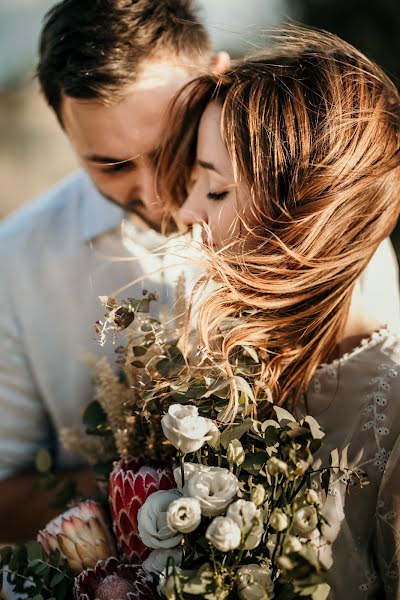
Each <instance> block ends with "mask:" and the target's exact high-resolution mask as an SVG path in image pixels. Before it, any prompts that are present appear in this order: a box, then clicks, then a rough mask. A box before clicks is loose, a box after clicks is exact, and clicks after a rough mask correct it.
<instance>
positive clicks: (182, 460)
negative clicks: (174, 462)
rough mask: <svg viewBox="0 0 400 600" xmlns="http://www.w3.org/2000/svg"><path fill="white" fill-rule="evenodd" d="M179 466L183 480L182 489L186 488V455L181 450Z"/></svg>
mask: <svg viewBox="0 0 400 600" xmlns="http://www.w3.org/2000/svg"><path fill="white" fill-rule="evenodd" d="M178 455H179V464H180V466H181V480H182V489H183V488H184V485H185V468H184V464H185V454H183V453H182V452H181V450H179V453H178Z"/></svg>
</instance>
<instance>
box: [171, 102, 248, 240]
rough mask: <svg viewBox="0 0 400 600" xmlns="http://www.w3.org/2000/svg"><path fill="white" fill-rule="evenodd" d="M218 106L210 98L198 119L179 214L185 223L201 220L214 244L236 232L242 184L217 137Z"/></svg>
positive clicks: (218, 130) (219, 107)
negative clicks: (194, 149)
mask: <svg viewBox="0 0 400 600" xmlns="http://www.w3.org/2000/svg"><path fill="white" fill-rule="evenodd" d="M221 113H222V107H221V105H220V104H218V103H217V102H211V103H210V104H209V105H208V106H207V108H206V110H205V111H204V113H203V116H202V118H201V120H200V124H199V130H198V138H197V155H196V164H195V168H194V170H193V177H192V188H191V191H190V194H189V196H188V197H187V198H186V201H185V202H184V204H183V205H182V207H181V209H180V212H179V216H180V218H181V220H182V221H183V222H184V223H185V224H186V225H193V224H195V223H203V224H204V223H205V224H206V225H207V226H208V229H209V231H210V233H211V237H212V240H211V241H212V243H213V245H214V246H215V247H216V248H219V247H221V246H223V245H224V244H228V243H229V242H231V241H232V240H233V239H234V238H235V236H236V237H237V235H238V234H239V232H240V226H241V223H240V218H239V217H240V216H243V208H244V206H245V200H246V197H247V193H246V188H245V186H244V185H242V184H237V183H235V181H234V176H233V170H232V164H231V160H230V158H229V155H228V152H227V149H226V147H225V145H224V143H223V141H222V137H221Z"/></svg>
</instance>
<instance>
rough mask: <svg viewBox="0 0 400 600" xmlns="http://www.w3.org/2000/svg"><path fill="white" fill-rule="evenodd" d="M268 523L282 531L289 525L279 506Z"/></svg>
mask: <svg viewBox="0 0 400 600" xmlns="http://www.w3.org/2000/svg"><path fill="white" fill-rule="evenodd" d="M150 497H151V496H150ZM269 524H270V525H271V527H272V529H275V531H284V530H285V529H286V528H287V526H288V525H289V519H288V518H287V516H286V515H285V513H284V512H283V511H282V510H281V509H280V508H274V510H273V511H272V513H271V517H270V519H269Z"/></svg>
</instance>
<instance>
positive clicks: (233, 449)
mask: <svg viewBox="0 0 400 600" xmlns="http://www.w3.org/2000/svg"><path fill="white" fill-rule="evenodd" d="M226 458H227V460H228V462H229V463H232V464H234V465H237V466H238V467H239V466H240V465H241V464H242V463H243V462H244V459H245V453H244V450H243V446H242V444H241V442H240V441H239V440H232V441H231V442H230V443H229V446H228V450H227V452H226Z"/></svg>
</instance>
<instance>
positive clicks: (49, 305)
mask: <svg viewBox="0 0 400 600" xmlns="http://www.w3.org/2000/svg"><path fill="white" fill-rule="evenodd" d="M121 222H122V211H121V210H120V209H119V208H118V207H116V206H114V205H112V204H111V203H109V202H108V201H106V200H105V199H104V198H103V197H102V196H101V194H100V193H99V192H98V191H97V190H96V188H95V187H94V186H93V184H92V182H91V180H90V179H89V177H88V176H87V175H86V174H85V173H83V172H78V173H75V174H73V175H72V176H71V177H69V178H67V179H66V180H64V181H63V182H61V184H59V185H58V186H56V187H55V188H53V189H52V190H50V192H49V193H47V194H46V195H45V196H43V197H41V198H39V199H38V200H37V201H34V202H33V203H32V204H30V205H28V206H27V207H26V208H23V209H22V210H20V211H18V212H17V213H16V214H14V215H12V216H11V217H9V218H8V219H7V220H6V221H4V222H3V223H1V224H0V255H1V264H0V272H1V275H0V285H1V293H0V477H7V476H10V475H12V474H14V473H15V472H16V471H17V470H19V469H21V468H24V467H29V466H31V465H32V463H33V461H34V457H35V454H36V452H37V450H38V449H39V448H40V447H42V446H44V445H46V444H47V443H48V440H49V439H51V438H53V439H54V440H57V437H58V432H59V431H60V429H61V428H63V427H73V426H79V425H80V424H81V423H82V412H83V410H84V408H85V406H86V405H87V403H88V402H89V401H90V400H91V399H92V396H93V389H92V383H91V374H90V370H89V368H88V367H87V366H86V364H85V362H84V359H83V356H84V354H85V353H86V354H87V353H88V352H89V353H92V354H94V355H97V356H104V355H105V354H106V355H108V356H109V357H110V359H111V360H112V361H114V360H115V355H114V347H113V345H112V343H111V341H110V342H107V343H106V345H105V346H104V347H100V346H99V345H98V343H97V341H96V336H95V331H94V324H95V322H96V320H97V319H99V318H102V317H103V309H102V306H101V304H100V301H99V299H98V296H101V295H108V294H112V293H113V292H115V291H116V290H118V289H119V288H121V287H122V286H126V285H127V284H129V282H132V281H134V280H137V279H140V277H142V276H143V275H144V274H145V273H148V274H149V276H148V278H147V279H146V280H142V281H139V282H137V283H136V285H133V286H132V287H130V288H129V289H128V290H127V291H126V292H125V293H124V294H123V297H126V296H131V297H135V296H136V297H140V294H141V291H142V289H143V288H147V289H148V290H149V291H154V292H156V293H157V295H158V297H159V299H160V302H162V303H163V304H171V302H173V301H174V296H173V287H174V285H173V284H174V277H173V275H171V272H170V271H169V272H167V275H166V276H165V280H167V281H168V283H165V280H164V274H163V272H162V266H163V259H162V258H157V253H154V249H155V248H157V247H159V246H160V245H161V244H162V243H163V242H165V238H163V237H162V236H160V235H159V234H157V233H156V232H153V231H147V232H146V233H145V234H143V232H138V236H137V240H135V238H133V239H131V240H130V248H129V250H128V249H127V248H126V247H125V245H124V244H123V242H122V237H121ZM132 252H133V253H134V254H135V255H136V259H132V260H123V261H121V260H119V259H120V258H121V257H125V258H126V257H128V256H130V255H131V253H132ZM164 262H165V261H164ZM155 310H157V306H156V307H155ZM50 432H53V434H55V435H52V436H51V435H50ZM56 454H57V455H58V461H59V464H60V465H61V466H69V465H73V464H76V460H77V457H73V456H71V455H69V454H68V453H67V452H65V451H64V450H63V449H62V448H61V447H59V448H57V451H56Z"/></svg>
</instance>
